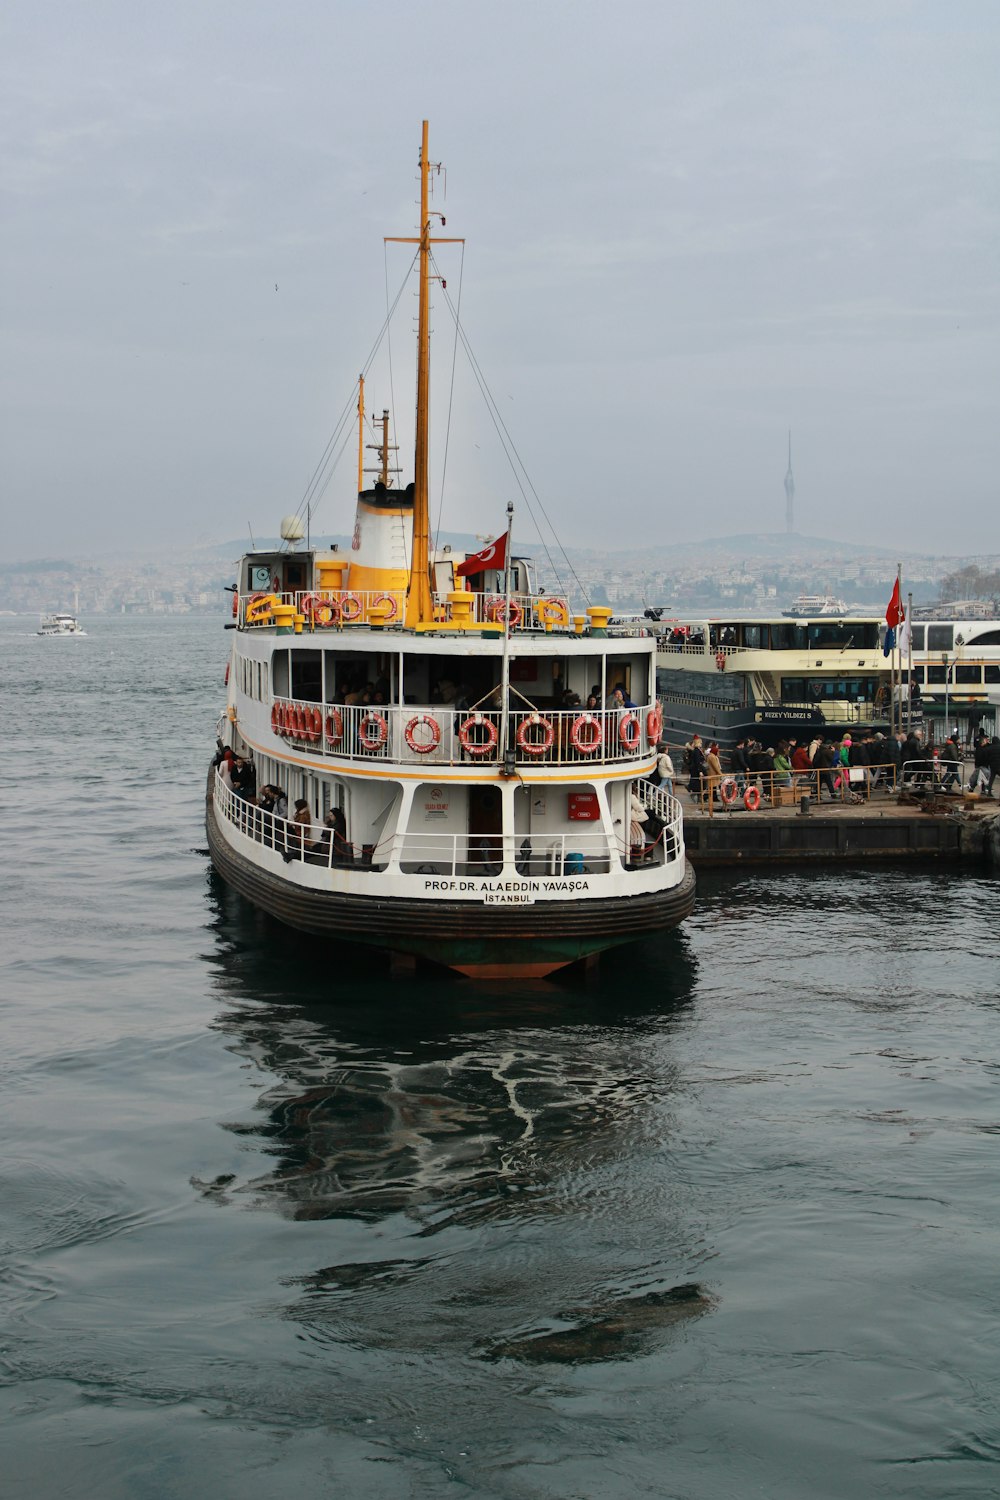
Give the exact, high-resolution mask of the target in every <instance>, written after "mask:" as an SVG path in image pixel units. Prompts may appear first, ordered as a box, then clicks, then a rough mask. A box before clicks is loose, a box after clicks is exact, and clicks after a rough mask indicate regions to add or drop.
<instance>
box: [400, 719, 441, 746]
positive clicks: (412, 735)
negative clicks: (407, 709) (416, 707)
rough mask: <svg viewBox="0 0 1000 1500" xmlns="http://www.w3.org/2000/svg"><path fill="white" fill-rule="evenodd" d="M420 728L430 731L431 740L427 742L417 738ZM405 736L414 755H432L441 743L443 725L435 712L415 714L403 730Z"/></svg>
mask: <svg viewBox="0 0 1000 1500" xmlns="http://www.w3.org/2000/svg"><path fill="white" fill-rule="evenodd" d="M418 729H426V730H427V731H428V732H429V734H430V741H429V742H428V743H427V744H424V743H423V742H422V741H420V740H418V739H417V730H418ZM403 738H404V740H405V741H406V743H407V745H408V747H409V748H410V749H411V750H412V751H413V753H414V755H430V754H431V752H432V751H433V750H436V749H437V747H438V745H440V743H441V725H440V724H439V723H438V721H437V719H435V717H434V715H433V714H414V715H413V718H412V719H411V720H410V722H409V723H408V724H407V726H406V728H405V729H404V730H403Z"/></svg>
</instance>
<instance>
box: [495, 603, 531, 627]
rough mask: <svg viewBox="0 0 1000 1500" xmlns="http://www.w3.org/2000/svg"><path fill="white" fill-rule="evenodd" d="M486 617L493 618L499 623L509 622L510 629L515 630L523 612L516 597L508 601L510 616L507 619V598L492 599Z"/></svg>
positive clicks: (522, 616)
mask: <svg viewBox="0 0 1000 1500" xmlns="http://www.w3.org/2000/svg"><path fill="white" fill-rule="evenodd" d="M486 616H487V619H490V620H495V621H496V622H497V623H498V624H500V625H506V624H509V625H510V628H511V630H516V629H517V627H518V626H519V625H520V623H521V621H522V619H523V618H524V612H523V610H522V609H521V606H520V605H519V604H518V602H517V600H516V599H512V600H511V601H510V617H509V619H508V613H507V600H506V599H494V600H493V602H492V604H490V605H489V607H488V609H487V611H486Z"/></svg>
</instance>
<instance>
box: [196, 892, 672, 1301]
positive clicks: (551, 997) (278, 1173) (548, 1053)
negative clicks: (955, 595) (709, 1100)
mask: <svg viewBox="0 0 1000 1500" xmlns="http://www.w3.org/2000/svg"><path fill="white" fill-rule="evenodd" d="M210 899H211V901H212V904H213V907H214V912H213V921H212V926H213V927H214V930H215V935H216V945H215V950H214V953H212V954H210V955H209V959H210V962H211V963H212V965H213V967H214V968H215V971H216V984H217V988H218V990H219V993H220V994H221V995H222V996H223V997H224V999H225V1002H226V1007H225V1009H224V1010H223V1011H222V1013H221V1014H220V1015H219V1017H218V1019H217V1021H216V1023H215V1024H216V1025H217V1026H218V1028H219V1029H220V1030H222V1031H223V1032H225V1033H226V1035H227V1036H228V1037H229V1038H230V1041H231V1046H232V1048H233V1050H234V1051H236V1052H237V1053H238V1054H239V1055H240V1056H242V1057H243V1058H244V1059H246V1061H247V1062H248V1063H250V1064H251V1065H252V1066H254V1067H255V1068H258V1069H259V1070H260V1071H261V1072H262V1073H264V1074H266V1075H267V1080H266V1082H265V1083H264V1085H263V1087H262V1089H261V1093H260V1095H259V1098H258V1100H257V1103H256V1107H255V1109H254V1110H253V1112H252V1114H251V1115H250V1116H249V1117H248V1118H247V1119H240V1120H231V1121H227V1122H225V1124H226V1128H227V1129H229V1130H231V1131H233V1132H234V1133H235V1134H237V1135H239V1136H241V1137H244V1138H246V1139H247V1140H248V1141H250V1140H252V1141H255V1142H256V1143H257V1144H258V1146H259V1148H260V1150H261V1152H263V1153H264V1154H265V1155H266V1157H267V1158H268V1159H269V1164H268V1166H267V1168H266V1170H264V1171H257V1172H251V1173H249V1174H248V1175H247V1176H246V1177H241V1178H238V1179H237V1178H229V1177H226V1178H220V1179H216V1180H215V1181H214V1182H211V1183H207V1184H200V1186H202V1188H203V1190H204V1191H206V1192H208V1193H210V1194H212V1196H214V1197H216V1198H218V1199H219V1200H220V1201H238V1202H240V1203H242V1204H248V1203H251V1204H253V1205H254V1206H257V1207H270V1208H273V1209H275V1210H278V1211H280V1212H282V1213H285V1214H289V1215H291V1216H293V1217H295V1218H300V1219H325V1218H330V1217H343V1216H349V1217H353V1218H357V1219H362V1220H366V1221H369V1222H374V1221H376V1220H380V1219H384V1218H386V1217H387V1216H389V1215H392V1214H394V1213H400V1212H405V1213H407V1214H409V1215H411V1216H413V1217H416V1218H417V1219H418V1220H419V1223H420V1226H421V1228H420V1232H421V1233H423V1234H426V1235H430V1234H435V1233H437V1232H439V1231H440V1229H441V1228H442V1227H443V1226H444V1225H445V1224H449V1223H455V1222H461V1223H462V1224H464V1225H466V1226H469V1225H473V1224H476V1223H478V1222H482V1221H484V1220H488V1219H490V1218H492V1217H496V1216H497V1215H505V1214H508V1213H510V1212H517V1213H518V1214H520V1215H527V1216H529V1217H534V1216H537V1215H544V1214H550V1213H555V1212H558V1211H559V1207H558V1205H559V1203H560V1202H561V1201H562V1195H561V1193H560V1192H556V1191H554V1190H553V1184H554V1182H555V1181H556V1180H559V1181H562V1182H565V1180H566V1178H567V1175H572V1174H573V1173H574V1172H580V1171H582V1170H584V1169H585V1170H586V1171H588V1172H592V1171H593V1170H595V1169H596V1168H598V1167H599V1165H600V1163H601V1162H602V1161H612V1160H614V1159H616V1158H617V1157H618V1156H619V1155H620V1153H622V1151H623V1150H626V1149H627V1148H628V1147H629V1143H633V1144H634V1143H638V1142H640V1141H641V1140H642V1139H643V1138H644V1136H646V1135H648V1134H649V1133H650V1132H654V1133H655V1135H656V1137H657V1138H658V1139H662V1138H663V1136H664V1134H669V1119H670V1110H671V1097H672V1094H673V1092H674V1091H675V1090H676V1088H677V1086H678V1080H677V1075H676V1068H675V1066H674V1064H673V1062H672V1059H671V1054H670V1047H669V1038H670V1034H671V1029H672V1028H673V1027H675V1026H676V1025H677V1024H679V1023H680V1022H681V1020H682V1018H683V1015H684V1012H685V1009H686V1007H687V1006H688V1004H689V1003H690V995H691V992H692V988H693V983H694V974H695V968H694V961H693V959H692V958H691V956H690V953H689V951H688V949H687V946H686V944H685V941H684V938H683V935H682V934H677V933H669V934H665V935H664V937H663V939H662V940H661V942H660V943H659V944H656V945H646V946H645V948H644V949H643V950H639V951H638V952H637V953H636V954H635V955H630V959H629V962H628V964H627V965H621V966H618V965H616V964H615V962H614V960H612V961H611V963H610V965H607V966H606V967H605V969H604V970H603V971H602V974H601V976H600V977H599V978H598V980H597V981H596V982H593V983H591V984H590V985H586V986H578V987H573V986H572V985H567V984H566V983H565V982H564V983H563V984H556V983H552V982H550V981H536V982H533V983H531V984H527V985H524V986H521V987H519V988H518V989H517V991H516V992H512V990H511V987H510V986H509V985H500V984H495V985H493V986H490V985H485V984H479V983H477V984H471V983H469V982H468V981H461V980H452V979H451V978H449V977H448V976H441V977H438V976H434V977H427V976H419V977H416V978H414V979H412V980H410V981H408V982H407V983H406V984H405V986H399V985H396V984H394V983H393V982H392V981H391V980H389V979H388V978H387V977H385V976H377V975H373V974H372V972H371V969H370V967H369V968H365V967H364V966H363V964H360V965H359V964H358V963H357V962H356V961H353V962H352V961H351V960H344V959H342V958H341V957H340V956H339V955H338V954H337V952H336V951H335V950H334V949H332V948H331V946H330V945H329V944H327V943H322V942H310V941H308V940H306V939H304V938H301V937H299V936H298V935H295V934H291V933H288V932H286V931H285V930H284V929H282V928H280V927H279V926H278V925H277V924H275V923H272V922H271V921H270V920H269V919H267V918H263V917H258V916H257V914H255V913H254V912H253V911H252V909H251V908H249V907H248V906H247V905H246V904H245V903H243V902H242V901H240V900H239V899H238V898H236V897H234V896H232V894H231V893H229V892H228V891H226V889H225V888H224V887H221V886H219V885H217V884H215V883H213V886H212V890H211V897H210ZM373 1274H378V1273H373Z"/></svg>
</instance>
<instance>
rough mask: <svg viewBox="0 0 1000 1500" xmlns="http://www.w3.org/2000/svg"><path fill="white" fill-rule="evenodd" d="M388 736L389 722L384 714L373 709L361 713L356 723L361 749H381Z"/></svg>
mask: <svg viewBox="0 0 1000 1500" xmlns="http://www.w3.org/2000/svg"><path fill="white" fill-rule="evenodd" d="M388 738H389V723H388V720H387V719H386V717H385V714H377V713H375V712H374V711H373V710H372V711H369V712H368V713H366V714H365V715H363V717H362V719H361V722H360V723H359V725H358V743H359V744H360V746H361V748H362V750H368V751H373V750H381V748H382V746H383V745H384V744H385V742H386V740H387V739H388Z"/></svg>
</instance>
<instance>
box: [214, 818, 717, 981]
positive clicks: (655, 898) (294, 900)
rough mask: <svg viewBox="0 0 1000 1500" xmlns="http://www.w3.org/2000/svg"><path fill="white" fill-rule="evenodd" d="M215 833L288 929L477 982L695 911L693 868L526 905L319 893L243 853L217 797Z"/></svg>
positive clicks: (254, 892) (224, 872) (221, 852)
mask: <svg viewBox="0 0 1000 1500" xmlns="http://www.w3.org/2000/svg"><path fill="white" fill-rule="evenodd" d="M206 829H207V833H208V846H209V852H210V854H211V858H212V863H213V865H214V866H215V869H216V871H217V872H218V874H219V875H220V876H221V877H222V879H223V880H224V881H225V882H226V884H227V885H229V886H231V887H232V889H234V890H236V891H238V892H239V894H240V895H241V896H243V897H245V898H246V900H248V901H249V902H251V903H252V905H254V906H256V907H258V908H259V909H260V910H262V911H265V912H267V913H268V914H269V915H270V916H272V917H275V918H276V919H277V920H278V921H279V922H282V923H284V924H285V925H286V926H288V927H291V928H294V929H295V930H296V931H299V932H308V933H312V934H314V935H316V936H319V937H332V938H336V939H337V940H338V942H350V943H354V944H363V945H365V946H368V947H373V948H378V949H382V950H383V951H387V952H389V953H391V954H399V955H408V956H411V957H414V958H421V959H428V960H430V961H432V962H434V963H437V964H441V965H444V966H445V967H447V968H450V969H454V970H456V971H457V972H459V973H461V974H465V975H467V976H469V977H471V978H478V979H497V978H509V979H521V978H543V977H544V976H545V975H547V974H552V973H554V972H555V971H556V970H557V969H561V968H565V967H566V966H567V965H568V964H573V963H577V962H579V961H580V960H581V959H586V958H591V957H594V956H595V955H597V954H600V953H602V952H604V951H605V950H606V949H609V948H616V947H620V946H621V945H622V944H624V943H629V942H635V941H637V940H638V939H641V938H643V937H646V936H649V935H650V934H652V933H656V932H663V931H666V930H667V929H668V928H671V927H676V926H677V925H678V924H679V923H681V922H682V921H683V920H684V919H685V917H687V916H689V915H690V914H691V912H692V911H693V909H694V902H695V884H696V882H695V875H694V871H693V870H692V868H691V867H690V866H688V867H687V869H686V870H685V874H684V878H683V880H682V881H681V882H680V883H679V884H678V885H675V886H671V887H669V888H668V889H666V890H661V891H653V892H643V893H642V894H640V895H636V896H627V897H608V898H601V897H595V898H591V899H589V900H586V901H580V900H576V901H545V902H538V903H536V904H534V905H523V906H522V905H510V906H507V905H499V906H485V905H480V904H479V903H478V902H469V901H447V900H433V899H427V900H413V899H410V898H404V897H399V896H391V897H390V896H386V895H377V894H373V895H371V896H358V895H354V894H347V893H344V892H338V891H319V890H315V889H308V888H304V887H303V886H301V885H299V884H296V883H294V882H292V881H289V880H282V879H281V878H280V876H275V875H273V874H272V873H271V872H270V871H268V870H264V869H262V868H260V867H259V866H258V865H256V864H255V863H254V862H253V861H252V860H249V859H247V858H246V857H245V856H244V855H243V854H240V853H239V852H238V851H237V850H235V849H234V848H233V847H232V845H231V844H230V843H229V842H228V841H227V839H226V838H225V836H224V834H223V833H222V831H221V829H220V827H219V824H218V820H217V818H216V814H215V808H214V805H213V803H212V801H211V800H209V802H208V806H207V809H206ZM375 878H377V877H375Z"/></svg>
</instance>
